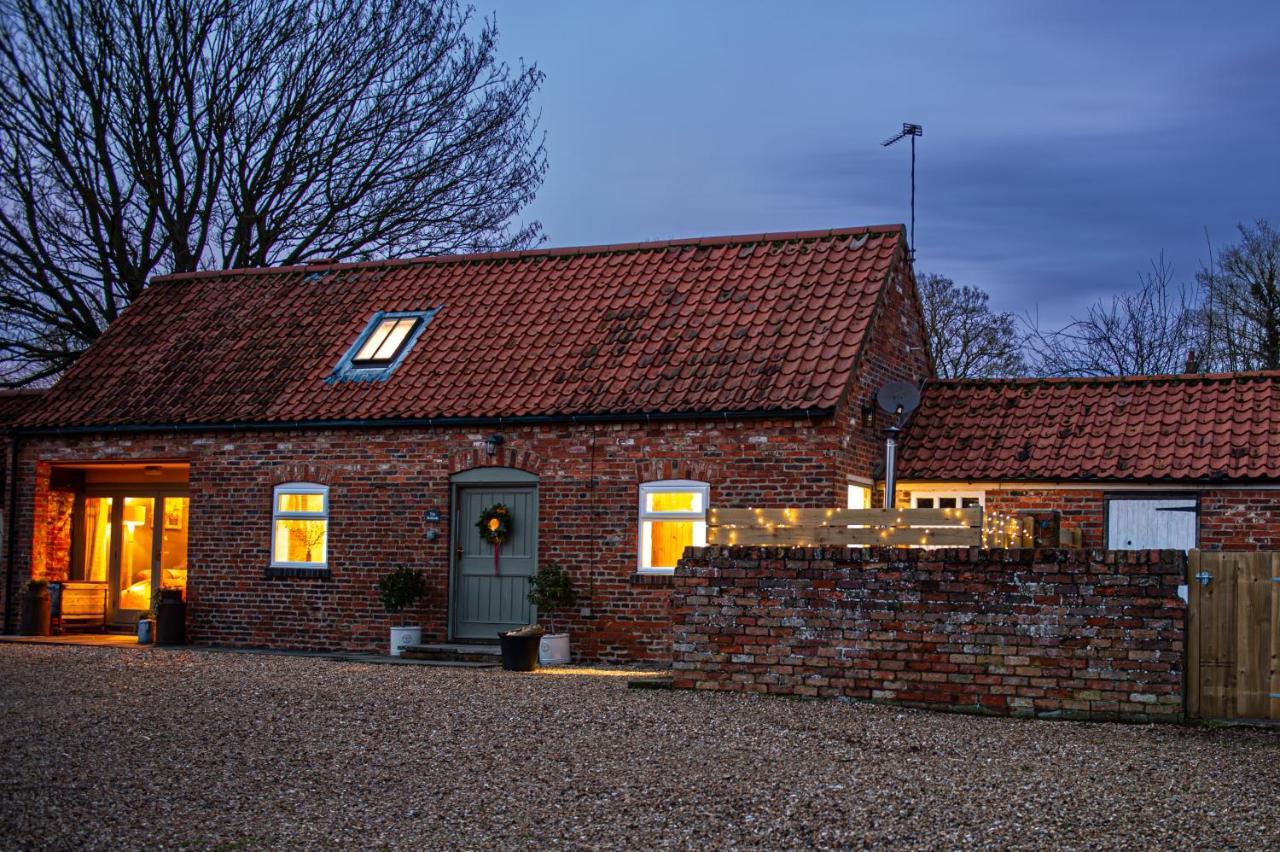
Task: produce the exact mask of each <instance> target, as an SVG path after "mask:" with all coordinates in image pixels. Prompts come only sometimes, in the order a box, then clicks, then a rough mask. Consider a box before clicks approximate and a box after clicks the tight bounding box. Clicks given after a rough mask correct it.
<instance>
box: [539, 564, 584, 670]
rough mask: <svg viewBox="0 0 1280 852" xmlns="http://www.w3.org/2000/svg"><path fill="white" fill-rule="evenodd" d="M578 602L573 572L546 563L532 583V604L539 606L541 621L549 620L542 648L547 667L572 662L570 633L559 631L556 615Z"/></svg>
mask: <svg viewBox="0 0 1280 852" xmlns="http://www.w3.org/2000/svg"><path fill="white" fill-rule="evenodd" d="M577 602H578V592H577V590H575V589H574V588H573V580H572V579H570V577H569V572H568V571H566V570H564V568H562V567H560V566H559V565H557V564H556V563H555V562H544V563H542V565H540V566H539V567H538V573H537V575H535V576H534V577H533V579H532V580H530V582H529V603H531V604H533V605H534V606H536V607H537V608H538V620H539V621H542V620H543V619H544V618H545V619H546V622H547V632H546V633H545V634H543V636H542V642H541V644H540V645H539V647H538V660H539V661H540V662H541V663H542V664H543V665H544V666H563V665H565V664H566V663H568V662H569V634H568V633H567V632H565V633H557V632H556V629H555V620H554V619H553V615H554V614H555V612H556V610H561V609H568V608H569V607H571V606H573V605H574V604H576V603H577Z"/></svg>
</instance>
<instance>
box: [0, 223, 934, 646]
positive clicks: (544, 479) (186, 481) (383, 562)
mask: <svg viewBox="0 0 1280 852" xmlns="http://www.w3.org/2000/svg"><path fill="white" fill-rule="evenodd" d="M924 340H925V337H924V332H923V322H922V316H921V311H920V306H919V303H918V299H917V296H916V291H915V286H914V281H913V278H912V269H911V264H910V261H909V259H908V253H907V250H906V246H905V239H904V234H903V229H902V227H901V226H897V225H895V226H887V227H870V228H851V229H844V230H832V231H818V232H806V233H787V234H759V235H753V236H745V237H723V238H713V239H689V240H675V241H665V242H654V243H639V244H631V245H617V246H600V247H591V248H572V249H548V250H535V251H524V252H511V253H500V254H488V255H472V256H457V257H441V258H427V259H420V260H410V261H385V262H370V263H351V264H316V265H309V266H301V267H290V268H270V269H255V270H235V271H229V272H207V273H195V274H184V275H173V276H167V277H164V278H159V279H157V280H156V281H155V282H154V283H153V284H152V286H151V287H150V288H148V289H147V291H146V292H145V293H144V294H143V295H142V296H141V297H140V298H139V299H138V300H137V301H136V302H135V303H134V304H133V305H132V306H130V307H129V309H128V310H126V311H125V312H124V314H123V315H122V316H121V318H120V319H119V320H117V321H116V322H115V323H114V324H113V325H112V326H111V327H110V328H109V329H108V330H107V332H106V333H105V334H104V335H103V337H102V338H101V339H100V340H99V341H98V342H97V343H96V344H95V345H94V346H93V347H91V348H90V349H89V351H88V352H86V353H85V354H84V355H83V356H82V357H81V358H80V359H79V360H78V361H77V362H76V364H75V366H74V367H72V369H71V370H70V371H68V373H67V374H66V375H65V376H64V377H63V378H62V379H61V381H59V382H58V384H57V385H56V386H55V387H53V388H52V389H51V390H50V391H49V392H48V393H47V395H46V396H45V398H44V399H43V400H42V402H41V403H40V404H39V405H37V406H36V407H35V410H33V411H32V412H30V413H29V414H27V415H25V416H24V417H22V418H20V420H19V421H18V429H17V430H16V431H15V432H14V435H13V437H14V440H15V442H16V447H15V452H16V460H17V464H16V470H13V471H10V476H11V477H13V479H12V480H11V485H12V486H13V489H14V493H15V494H16V496H17V500H16V503H15V505H14V506H13V509H14V512H13V515H14V516H15V523H16V529H15V530H14V538H13V542H14V544H15V547H14V549H13V550H11V551H9V552H10V553H11V554H12V557H13V558H12V559H11V560H9V564H8V566H7V570H6V576H5V581H6V582H5V584H4V591H5V599H4V604H5V627H6V630H12V629H13V625H14V623H15V618H16V613H15V607H14V604H15V600H14V594H15V591H16V589H17V588H18V587H19V585H20V584H21V583H22V582H23V581H25V580H26V579H28V578H31V577H36V578H47V579H57V580H68V581H71V582H73V583H78V584H86V586H87V587H89V588H95V589H101V590H103V592H104V594H105V614H106V620H107V621H108V622H109V623H115V624H123V625H128V624H131V623H132V622H133V621H136V619H137V617H138V615H139V614H140V613H141V612H143V611H145V610H146V609H147V607H148V605H149V603H150V601H151V599H152V596H153V595H154V594H155V593H156V592H157V591H159V590H160V589H165V588H180V589H183V590H184V591H185V593H186V599H187V602H188V607H189V609H188V621H189V635H190V636H191V638H192V639H193V640H194V641H195V642H197V643H209V644H219V645H229V646H271V647H278V648H295V649H336V648H343V649H370V650H372V649H378V648H383V647H385V644H386V638H387V627H388V625H389V624H390V623H391V617H389V616H388V615H386V614H385V613H384V612H383V611H382V610H381V608H380V607H379V604H378V597H377V582H378V579H379V578H380V577H381V576H382V575H383V574H384V573H386V572H387V571H389V570H391V569H394V568H396V567H398V566H410V567H413V568H420V569H422V570H423V571H424V572H425V574H426V576H427V578H428V585H429V590H430V591H429V596H428V598H427V600H426V602H425V603H424V604H423V605H421V606H420V607H419V608H418V609H417V610H416V611H415V612H414V613H413V617H414V618H415V619H416V620H417V621H418V622H419V623H421V624H422V626H423V628H424V634H425V638H427V639H430V640H446V639H455V640H491V639H493V638H494V637H495V635H496V633H497V632H498V631H499V630H502V629H505V628H510V627H512V626H515V625H518V624H523V623H526V622H528V621H530V620H531V619H533V618H534V617H535V615H536V614H535V613H534V611H533V610H532V608H531V607H530V605H529V604H528V601H527V600H526V590H527V587H528V581H529V577H530V576H531V575H532V574H533V573H534V572H535V570H536V568H537V565H538V563H539V562H544V561H551V562H556V563H559V564H561V565H563V566H564V567H565V568H567V569H568V571H569V572H570V574H571V576H572V578H573V580H574V583H575V585H576V587H577V589H578V591H579V593H580V596H581V600H580V603H579V606H578V608H576V609H575V611H574V612H572V613H568V614H564V613H562V614H559V615H560V617H561V620H562V622H563V620H565V616H567V621H568V627H569V630H570V631H571V632H572V634H573V642H574V651H575V657H577V658H579V659H587V660H664V659H668V658H669V653H670V616H669V613H668V609H667V598H668V593H669V589H668V586H669V585H670V582H671V574H672V571H673V568H674V566H675V563H676V561H677V559H678V558H679V556H680V554H681V553H683V551H684V549H685V548H686V546H689V545H697V544H700V543H703V542H704V540H705V535H706V521H705V517H706V511H707V507H708V505H710V504H712V503H714V504H716V505H721V506H730V507H735V506H736V507H751V506H762V505H773V506H808V507H828V506H833V505H836V506H838V505H845V504H846V503H847V502H852V503H853V504H854V505H859V504H860V505H868V504H869V500H870V493H871V487H872V485H873V477H874V476H875V468H876V465H877V462H878V460H879V459H880V457H881V440H882V439H881V430H882V429H883V427H885V426H886V425H888V424H887V422H886V419H885V417H884V415H881V414H878V413H877V409H876V407H875V404H874V394H875V392H876V390H877V389H878V388H879V387H880V386H881V385H882V384H884V383H885V382H886V381H889V380H902V381H910V382H919V381H923V380H924V379H926V378H927V377H928V376H929V375H931V372H932V370H931V366H930V362H929V358H928V354H927V352H926V349H925V344H924ZM499 503H501V504H504V505H506V506H507V507H508V508H509V509H510V510H511V515H512V520H513V523H512V532H511V538H510V539H509V540H508V541H507V542H506V543H505V544H503V545H502V547H501V548H500V549H499V551H498V552H495V550H494V548H493V547H492V546H491V545H489V544H488V543H487V542H486V541H485V540H484V539H483V538H482V537H481V536H480V534H479V532H478V530H477V527H476V524H477V521H478V519H479V518H480V516H481V514H482V513H483V512H484V511H485V510H486V509H488V508H491V507H493V506H494V505H496V504H499Z"/></svg>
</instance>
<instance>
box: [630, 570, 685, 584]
mask: <svg viewBox="0 0 1280 852" xmlns="http://www.w3.org/2000/svg"><path fill="white" fill-rule="evenodd" d="M627 582H629V583H630V584H631V585H633V586H659V587H661V586H674V585H675V583H676V578H675V575H674V574H641V573H640V572H638V571H637V572H636V573H634V574H632V575H631V577H630V578H629V579H628V581H627Z"/></svg>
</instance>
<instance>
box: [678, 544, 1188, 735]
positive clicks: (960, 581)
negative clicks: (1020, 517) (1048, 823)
mask: <svg viewBox="0 0 1280 852" xmlns="http://www.w3.org/2000/svg"><path fill="white" fill-rule="evenodd" d="M1185 576H1186V556H1185V555H1184V554H1183V553H1182V552H1180V551H1137V552H1115V551H1109V552H1103V551H1096V550H1095V551H1090V550H1034V551H1033V550H977V549H972V550H963V549H954V550H952V549H948V550H936V551H923V550H892V549H879V548H875V549H870V550H857V549H819V548H811V549H800V548H796V549H783V548H759V547H755V548H753V547H738V548H719V547H708V548H703V549H701V550H699V551H694V552H691V553H690V554H687V557H686V559H685V560H684V561H682V562H681V564H680V567H679V568H678V569H677V570H676V576H675V587H674V589H673V594H672V600H671V607H672V615H673V620H674V653H673V660H672V665H673V682H674V685H675V687H676V688H684V689H695V688H696V689H708V690H724V691H734V692H762V693H771V694H777V695H796V696H821V697H847V698H855V699H867V700H873V701H884V702H892V703H897V704H904V705H908V706H928V707H939V706H943V707H946V708H950V709H956V710H968V711H974V712H988V713H993V714H1002V715H1018V716H1031V715H1036V716H1059V717H1067V718H1075V717H1080V718H1086V717H1087V718H1131V719H1152V720H1155V719H1160V720H1172V719H1178V718H1181V716H1182V712H1183V709H1182V672H1183V625H1184V613H1185V605H1184V604H1183V602H1182V599H1181V598H1180V597H1179V596H1178V585H1179V584H1180V583H1182V582H1184V579H1183V578H1185Z"/></svg>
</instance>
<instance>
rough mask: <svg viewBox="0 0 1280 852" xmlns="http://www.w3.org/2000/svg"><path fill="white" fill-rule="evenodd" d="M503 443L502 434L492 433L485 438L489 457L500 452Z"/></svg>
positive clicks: (485, 449)
mask: <svg viewBox="0 0 1280 852" xmlns="http://www.w3.org/2000/svg"><path fill="white" fill-rule="evenodd" d="M502 444H503V438H502V436H501V435H490V436H489V437H488V438H485V440H484V454H485V455H487V456H488V457H489V458H493V456H494V454H495V453H497V452H498V447H501V446H502Z"/></svg>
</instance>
